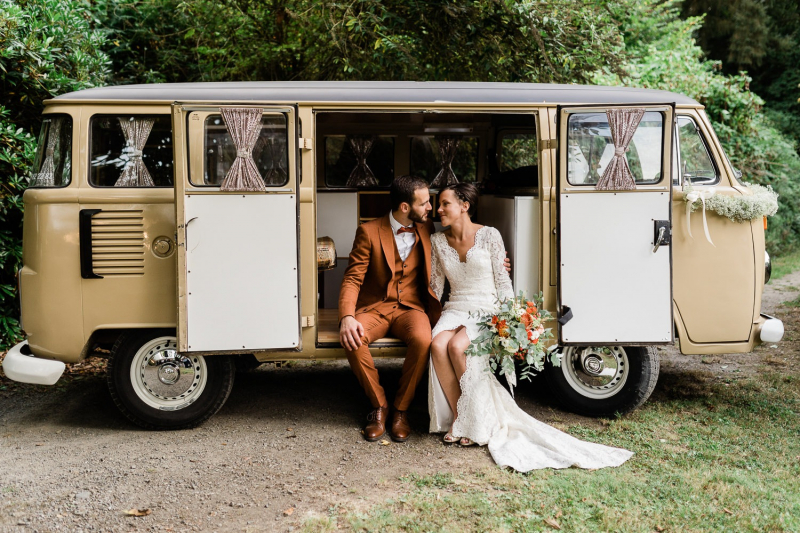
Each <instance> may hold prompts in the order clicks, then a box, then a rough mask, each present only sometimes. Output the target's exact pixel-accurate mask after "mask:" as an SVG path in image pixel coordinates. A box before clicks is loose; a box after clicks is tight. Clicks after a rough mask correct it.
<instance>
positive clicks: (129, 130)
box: [114, 117, 156, 187]
mask: <svg viewBox="0 0 800 533" xmlns="http://www.w3.org/2000/svg"><path fill="white" fill-rule="evenodd" d="M118 120H119V126H120V128H122V135H123V136H125V148H123V149H122V156H121V157H122V159H126V158H127V161H126V163H125V166H124V167H123V168H122V174H120V176H119V178H117V181H116V183H114V187H155V183H153V178H151V177H150V173H149V172H148V171H147V166H146V165H145V164H144V161H142V150H144V145H145V144H147V138H148V137H149V136H150V131H151V130H152V129H153V124H155V122H156V120H155V119H154V118H134V117H130V118H125V117H118Z"/></svg>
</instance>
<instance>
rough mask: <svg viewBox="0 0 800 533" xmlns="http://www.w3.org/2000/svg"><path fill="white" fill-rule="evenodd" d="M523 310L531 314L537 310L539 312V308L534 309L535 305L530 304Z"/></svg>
mask: <svg viewBox="0 0 800 533" xmlns="http://www.w3.org/2000/svg"><path fill="white" fill-rule="evenodd" d="M528 303H530V302H528ZM525 311H526V312H527V313H529V314H531V315H535V314H536V313H538V312H539V310H538V309H536V306H535V305H531V306H529V307H528V308H527V309H526V310H525Z"/></svg>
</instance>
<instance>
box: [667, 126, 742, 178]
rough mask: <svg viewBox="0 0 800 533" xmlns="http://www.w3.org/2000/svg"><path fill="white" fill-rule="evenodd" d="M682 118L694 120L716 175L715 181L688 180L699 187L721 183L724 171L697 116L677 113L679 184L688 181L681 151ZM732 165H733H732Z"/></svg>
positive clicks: (676, 135)
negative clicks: (722, 171)
mask: <svg viewBox="0 0 800 533" xmlns="http://www.w3.org/2000/svg"><path fill="white" fill-rule="evenodd" d="M682 118H686V119H689V120H690V121H691V122H692V124H693V125H694V129H695V131H696V132H697V135H698V137H699V138H700V142H701V143H703V149H704V150H705V152H706V155H707V156H708V160H709V161H711V166H713V167H714V175H715V178H714V181H713V182H711V181H709V182H704V183H700V182H698V183H692V182H691V181H689V182H688V183H689V185H691V186H692V187H695V186H698V187H710V186H714V185H719V182H720V180H721V179H722V173H721V172H720V167H719V164H718V163H717V160H716V158H715V157H714V155H713V154H712V152H711V148H710V146H709V144H708V139H706V136H705V134H704V133H703V130H702V129H701V128H700V125H699V124H698V122H697V120H696V119H695V117H694V116H693V115H689V114H680V115H679V114H676V115H675V137H676V139H675V140H676V141H677V143H676V144H677V146H676V148H677V150H675V152H676V154H677V156H678V179H679V182H678V184H679V185H680V186H681V187H683V186H684V185H686V183H687V182H686V180H684V178H683V154H682V153H681V131H680V130H681V127H680V120H681V119H682ZM725 157H727V154H726V155H725ZM731 166H733V165H731Z"/></svg>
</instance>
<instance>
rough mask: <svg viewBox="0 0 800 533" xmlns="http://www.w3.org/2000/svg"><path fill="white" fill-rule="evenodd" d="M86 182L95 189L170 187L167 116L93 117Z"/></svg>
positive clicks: (169, 130)
mask: <svg viewBox="0 0 800 533" xmlns="http://www.w3.org/2000/svg"><path fill="white" fill-rule="evenodd" d="M89 145H90V160H89V161H90V165H89V183H90V184H91V185H94V186H95V187H172V180H173V173H174V167H173V162H172V120H171V119H170V116H169V115H127V114H126V115H94V116H93V117H92V118H91V120H90V122H89Z"/></svg>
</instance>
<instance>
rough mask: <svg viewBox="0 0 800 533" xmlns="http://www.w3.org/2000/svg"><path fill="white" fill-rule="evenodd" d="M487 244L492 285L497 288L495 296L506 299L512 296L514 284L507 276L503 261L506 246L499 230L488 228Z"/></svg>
mask: <svg viewBox="0 0 800 533" xmlns="http://www.w3.org/2000/svg"><path fill="white" fill-rule="evenodd" d="M486 233H487V234H488V235H487V237H486V238H487V245H488V248H489V252H490V254H491V257H492V270H493V271H494V286H495V289H496V290H497V297H498V298H499V299H500V300H506V299H508V298H513V297H514V285H513V284H512V283H511V278H510V277H509V276H508V271H507V270H506V267H505V265H504V264H503V261H504V260H505V258H506V247H505V245H504V244H503V237H502V236H501V235H500V232H499V231H497V230H496V229H495V228H490V229H489V231H487V232H486Z"/></svg>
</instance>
